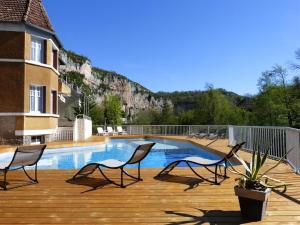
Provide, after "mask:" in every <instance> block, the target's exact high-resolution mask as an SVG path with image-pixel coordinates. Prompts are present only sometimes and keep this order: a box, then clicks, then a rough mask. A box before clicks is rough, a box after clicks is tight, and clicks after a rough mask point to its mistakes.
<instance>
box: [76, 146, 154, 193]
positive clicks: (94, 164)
mask: <svg viewBox="0 0 300 225" xmlns="http://www.w3.org/2000/svg"><path fill="white" fill-rule="evenodd" d="M145 145H149V149H148V152H147V153H146V154H145V155H144V156H143V157H142V158H141V159H139V160H138V161H134V162H131V160H133V159H134V157H135V154H136V153H137V152H138V151H139V148H140V147H141V146H144V145H139V146H138V147H137V148H136V149H135V151H134V153H133V154H132V155H131V157H130V159H129V160H127V161H126V162H124V163H123V164H122V165H120V166H116V167H110V166H107V165H104V164H101V163H89V164H87V165H85V166H84V167H82V168H81V169H80V170H79V171H78V172H77V173H76V174H75V175H74V176H73V177H72V179H73V180H75V179H77V178H83V177H87V176H88V175H90V174H92V173H94V171H95V170H96V169H98V170H99V172H100V173H101V175H102V176H103V177H104V178H105V179H106V180H107V181H108V182H110V183H112V184H114V185H116V186H118V187H121V188H125V187H126V185H124V179H123V178H124V174H125V175H127V176H128V177H130V178H132V179H134V180H135V181H136V182H138V181H142V180H143V179H142V178H141V161H142V160H143V159H144V158H146V156H147V155H148V154H149V152H150V151H151V149H152V147H153V146H154V145H155V143H151V144H145ZM136 163H138V176H137V177H135V176H133V175H131V174H129V173H128V172H127V171H126V170H125V169H124V168H125V166H126V165H130V164H136ZM87 167H92V168H91V171H89V172H87V173H84V174H81V171H84V169H85V168H87ZM101 167H105V168H108V169H120V172H121V173H120V175H121V183H120V184H118V183H117V182H115V181H113V180H111V179H110V178H108V176H106V174H105V173H104V172H103V170H102V169H101ZM78 176H80V177H78Z"/></svg>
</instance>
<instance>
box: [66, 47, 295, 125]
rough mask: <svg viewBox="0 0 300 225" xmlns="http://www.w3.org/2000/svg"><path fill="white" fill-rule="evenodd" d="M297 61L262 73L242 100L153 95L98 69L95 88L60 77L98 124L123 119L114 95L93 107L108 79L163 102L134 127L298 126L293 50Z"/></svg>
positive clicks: (228, 95) (78, 77) (76, 76)
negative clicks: (75, 88)
mask: <svg viewBox="0 0 300 225" xmlns="http://www.w3.org/2000/svg"><path fill="white" fill-rule="evenodd" d="M67 55H68V56H69V57H70V58H71V59H72V60H73V61H74V62H77V63H83V62H84V61H86V60H88V58H87V57H84V56H80V55H77V54H75V53H73V52H71V51H67ZM296 60H297V62H296V63H293V64H292V65H291V67H290V69H287V68H283V67H282V66H279V65H275V66H274V67H273V68H271V69H269V70H266V71H264V72H262V74H261V77H260V78H259V80H258V88H259V89H258V90H259V92H258V94H257V95H255V96H241V95H238V94H235V93H233V92H229V91H226V90H224V89H216V88H214V87H213V86H212V85H208V86H207V88H206V90H204V91H186V92H172V93H167V92H158V93H152V92H150V91H149V90H148V89H146V88H144V87H143V86H141V85H139V84H138V83H135V82H132V81H131V80H129V79H128V78H126V77H125V76H123V75H120V74H118V73H116V72H114V71H107V70H103V69H100V68H96V67H94V68H92V72H93V75H94V76H95V78H97V79H99V80H101V81H102V82H100V84H99V85H98V86H97V87H95V86H89V85H87V84H86V83H85V82H84V75H83V74H80V73H78V72H68V73H66V74H64V76H66V77H68V80H69V81H71V82H73V83H74V84H76V85H77V86H78V87H80V88H81V90H82V91H83V92H84V93H85V96H87V97H88V98H89V100H90V102H92V103H91V104H90V109H89V111H90V114H91V115H92V117H93V120H94V123H97V124H103V123H105V122H108V123H112V124H118V123H120V121H121V119H120V118H122V117H125V116H126V115H124V112H122V110H121V108H122V107H121V102H120V99H119V100H117V98H118V97H116V96H110V97H107V99H106V101H105V102H104V103H103V104H102V105H95V104H94V103H93V101H94V97H95V95H100V96H101V95H106V94H107V93H110V92H111V87H110V86H109V85H108V83H109V82H110V81H111V80H112V79H119V80H121V81H123V80H126V81H129V82H132V83H134V84H135V90H133V91H134V92H136V93H144V94H145V93H147V94H149V96H148V100H149V101H150V100H151V99H152V98H153V97H154V98H156V99H163V100H164V105H163V107H162V108H161V109H158V108H156V109H153V108H151V109H148V110H143V111H140V112H139V113H138V114H136V115H134V118H133V122H132V123H133V124H183V125H189V124H204V125H205V124H224V125H226V124H232V125H272V126H278V125H279V126H290V127H295V128H300V77H299V75H298V76H295V77H294V78H293V79H290V77H291V72H292V71H296V72H299V70H300V49H299V50H297V51H296ZM106 79H107V80H106ZM104 80H106V81H105V82H104ZM94 105H95V106H94ZM98 114H102V116H99V115H98ZM105 118H106V119H107V121H105Z"/></svg>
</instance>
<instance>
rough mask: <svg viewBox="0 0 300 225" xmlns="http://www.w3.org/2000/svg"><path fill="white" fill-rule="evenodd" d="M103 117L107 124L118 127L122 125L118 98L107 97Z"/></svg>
mask: <svg viewBox="0 0 300 225" xmlns="http://www.w3.org/2000/svg"><path fill="white" fill-rule="evenodd" d="M104 107H105V111H104V115H105V118H106V119H107V123H109V124H112V125H119V124H121V123H122V107H121V101H120V98H119V97H118V96H114V95H109V96H107V98H106V100H105V102H104Z"/></svg>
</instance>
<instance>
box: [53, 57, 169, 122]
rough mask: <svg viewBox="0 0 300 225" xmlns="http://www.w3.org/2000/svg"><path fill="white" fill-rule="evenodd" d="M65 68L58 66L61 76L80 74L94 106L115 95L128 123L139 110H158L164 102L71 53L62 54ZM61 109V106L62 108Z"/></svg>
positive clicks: (138, 85)
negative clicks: (118, 98) (70, 73)
mask: <svg viewBox="0 0 300 225" xmlns="http://www.w3.org/2000/svg"><path fill="white" fill-rule="evenodd" d="M62 54H63V56H62V57H63V58H64V59H65V61H66V65H61V66H60V68H59V70H60V73H61V74H67V73H69V72H77V73H79V74H83V75H84V76H83V83H84V84H85V85H87V86H88V88H89V89H90V90H91V93H92V97H93V98H94V100H95V102H96V103H97V104H101V103H102V102H103V101H104V99H105V96H107V95H117V96H119V97H120V99H121V102H122V108H123V111H124V112H125V116H126V118H128V119H129V120H131V119H132V118H133V117H134V116H135V115H136V114H137V113H138V112H139V111H141V110H147V109H149V108H152V109H157V110H161V109H162V107H163V104H164V100H163V98H161V97H155V94H154V93H152V92H151V91H150V90H149V89H147V88H145V87H143V86H142V85H140V84H138V83H136V82H134V81H132V80H130V79H128V78H127V77H125V76H123V75H120V74H118V73H116V72H113V71H107V70H103V69H100V68H96V67H93V66H92V63H91V61H90V60H89V59H88V58H87V57H85V56H81V55H77V54H75V53H73V52H70V51H65V52H63V53H62ZM61 107H64V106H63V105H61Z"/></svg>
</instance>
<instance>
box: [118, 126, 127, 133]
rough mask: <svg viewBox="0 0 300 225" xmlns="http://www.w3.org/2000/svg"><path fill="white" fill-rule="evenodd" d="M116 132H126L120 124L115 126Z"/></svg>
mask: <svg viewBox="0 0 300 225" xmlns="http://www.w3.org/2000/svg"><path fill="white" fill-rule="evenodd" d="M117 132H118V134H126V131H125V130H123V128H122V127H121V126H117Z"/></svg>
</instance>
